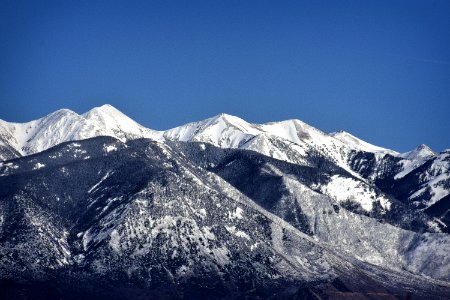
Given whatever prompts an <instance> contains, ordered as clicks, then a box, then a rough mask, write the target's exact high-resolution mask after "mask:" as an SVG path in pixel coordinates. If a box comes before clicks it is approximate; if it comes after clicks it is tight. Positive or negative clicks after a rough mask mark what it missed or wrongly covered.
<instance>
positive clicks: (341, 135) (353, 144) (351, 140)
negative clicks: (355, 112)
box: [330, 130, 399, 156]
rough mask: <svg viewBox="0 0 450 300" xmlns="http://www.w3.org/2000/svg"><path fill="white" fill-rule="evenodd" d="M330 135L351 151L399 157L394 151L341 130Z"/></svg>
mask: <svg viewBox="0 0 450 300" xmlns="http://www.w3.org/2000/svg"><path fill="white" fill-rule="evenodd" d="M330 135H331V136H332V137H334V138H336V139H338V140H340V141H341V142H343V143H344V144H346V145H347V146H348V147H350V148H351V149H353V150H357V151H365V152H371V153H382V154H390V155H393V156H397V155H399V153H398V152H396V151H393V150H390V149H386V148H382V147H378V146H375V145H372V144H370V143H367V142H365V141H363V140H361V139H360V138H357V137H356V136H354V135H352V134H350V133H348V132H346V131H343V130H340V131H337V132H332V133H330Z"/></svg>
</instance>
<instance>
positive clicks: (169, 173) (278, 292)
mask: <svg viewBox="0 0 450 300" xmlns="http://www.w3.org/2000/svg"><path fill="white" fill-rule="evenodd" d="M336 174H338V175H339V176H344V177H345V176H347V177H351V175H349V174H348V173H347V172H346V171H344V170H342V169H340V168H339V167H337V166H336V165H334V164H333V163H332V162H331V161H328V160H326V159H322V158H321V157H319V156H315V155H311V162H310V166H308V167H306V166H298V165H294V164H289V163H286V162H282V161H278V160H275V159H272V158H269V157H266V156H263V155H261V154H258V153H256V152H252V151H244V150H230V149H219V148H216V147H213V146H211V145H207V144H201V143H171V144H163V143H157V142H152V141H150V140H134V141H130V142H128V143H126V144H124V143H122V142H120V141H118V140H116V139H114V138H110V137H97V138H93V139H89V140H82V141H76V142H69V143H64V144H61V145H59V146H56V147H54V148H51V149H49V150H47V151H44V152H40V153H38V154H35V155H31V156H27V157H23V158H18V159H15V160H11V161H8V162H6V164H3V165H2V167H1V169H0V175H1V176H0V217H1V218H0V278H1V279H0V289H1V290H2V294H3V295H4V297H6V298H8V297H9V298H11V299H38V298H42V299H80V298H83V299H94V298H96V299H99V298H105V299H106V298H107V299H130V298H131V299H138V298H166V299H176V298H187V299H199V298H209V299H223V298H228V299H233V298H289V299H317V298H319V299H337V298H346V297H349V296H351V297H354V298H364V299H368V298H369V299H370V298H374V299H375V298H376V299H380V298H386V299H388V298H389V299H391V298H399V299H404V298H407V297H409V296H411V297H413V299H420V298H426V297H428V298H429V297H431V298H435V299H439V298H442V299H445V298H446V297H447V296H448V295H449V293H450V285H449V284H448V280H450V272H449V271H448V266H449V265H450V261H449V255H448V251H447V250H448V246H449V245H450V239H449V237H448V235H446V234H437V233H429V232H428V233H418V232H422V231H427V230H428V229H427V227H426V222H427V219H426V216H424V215H423V214H414V213H413V212H411V211H409V210H408V209H407V208H405V207H404V206H402V204H401V203H394V204H393V206H392V207H391V210H395V211H396V213H397V214H398V217H397V216H395V217H394V216H392V215H390V212H388V211H387V210H386V209H383V208H380V209H379V210H378V212H377V210H373V214H378V215H377V216H376V218H374V215H372V213H364V212H361V211H359V210H358V208H357V207H351V206H348V205H345V203H340V202H336V201H335V200H333V199H332V198H330V197H329V196H328V195H326V194H323V193H322V192H321V191H322V190H321V188H320V186H322V185H324V184H325V185H326V184H327V182H328V180H329V178H330V176H331V175H336ZM378 192H379V193H381V192H380V191H378ZM391 210H389V211H391ZM397 220H402V221H397ZM388 223H391V224H394V225H396V226H392V225H390V224H388ZM400 227H403V228H409V229H414V230H415V231H416V232H414V231H410V230H404V229H401V228H400ZM427 249H433V251H427ZM424 275H426V276H424Z"/></svg>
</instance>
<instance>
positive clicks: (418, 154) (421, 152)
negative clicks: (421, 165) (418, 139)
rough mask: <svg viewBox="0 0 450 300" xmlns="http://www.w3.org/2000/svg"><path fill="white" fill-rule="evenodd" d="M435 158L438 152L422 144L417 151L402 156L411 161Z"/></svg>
mask: <svg viewBox="0 0 450 300" xmlns="http://www.w3.org/2000/svg"><path fill="white" fill-rule="evenodd" d="M434 156H436V152H434V151H433V150H432V149H431V148H430V147H428V146H427V145H425V144H421V145H419V146H418V147H417V148H416V149H414V150H412V151H408V152H405V153H402V154H401V157H403V158H405V159H409V160H418V159H428V158H431V157H434Z"/></svg>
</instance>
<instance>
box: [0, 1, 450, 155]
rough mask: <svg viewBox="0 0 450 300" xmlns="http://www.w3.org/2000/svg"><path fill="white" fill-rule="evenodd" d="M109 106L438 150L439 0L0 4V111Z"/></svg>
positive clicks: (446, 41)
mask: <svg viewBox="0 0 450 300" xmlns="http://www.w3.org/2000/svg"><path fill="white" fill-rule="evenodd" d="M104 103H110V104H112V105H114V106H116V107H117V108H118V109H120V110H122V111H123V112H124V113H126V114H127V115H129V116H130V117H132V118H134V119H135V120H136V121H138V122H140V123H141V124H143V125H145V126H147V127H150V128H154V129H167V128H171V127H174V126H177V125H180V124H183V123H185V122H188V121H193V120H200V119H203V118H206V117H209V116H212V115H215V114H218V113H220V112H226V113H229V114H233V115H237V116H239V117H241V118H244V119H246V120H248V121H250V122H267V121H274V120H283V119H290V118H297V119H301V120H303V121H305V122H307V123H309V124H311V125H313V126H315V127H317V128H319V129H322V130H324V131H327V132H329V131H335V130H339V129H343V130H346V131H349V132H351V133H353V134H355V135H357V136H359V137H361V138H363V139H365V140H367V141H369V142H371V143H374V144H378V145H381V146H385V147H389V148H393V149H396V150H399V151H407V150H409V149H411V148H414V147H415V146H417V145H418V144H420V143H425V144H428V145H429V146H431V147H432V148H434V149H435V150H438V151H440V150H442V149H444V148H450V1H446V0H442V1H432V0H424V1H411V0H408V1H407V0H405V1H395V0H389V1H381V0H376V1H308V2H306V1H305V2H304V1H261V0H258V1H247V0H245V1H243V0H239V1H230V0H223V1H213V0H209V1H170V0H169V1H121V2H119V1H101V2H100V1H53V2H49V1H43V0H39V1H18V0H11V1H5V0H0V118H1V119H4V120H8V121H20V122H22V121H27V120H31V119H35V118H38V117H41V116H44V115H46V114H48V113H49V112H52V111H54V110H56V109H59V108H63V107H64V108H70V109H72V110H74V111H76V112H78V113H82V112H85V111H87V110H89V109H90V108H92V107H94V106H99V105H101V104H104Z"/></svg>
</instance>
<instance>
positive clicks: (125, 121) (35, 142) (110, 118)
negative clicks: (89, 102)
mask: <svg viewBox="0 0 450 300" xmlns="http://www.w3.org/2000/svg"><path fill="white" fill-rule="evenodd" d="M101 135H104V136H113V137H116V138H119V139H121V140H122V141H124V140H127V139H132V138H150V139H153V140H161V139H162V133H160V132H157V131H154V130H151V129H147V128H145V127H143V126H141V125H139V124H138V123H136V122H135V121H133V120H132V119H130V118H129V117H127V116H126V115H125V114H123V113H122V112H120V111H119V110H117V109H116V108H114V107H113V106H111V105H103V106H101V107H96V108H93V109H91V110H90V111H88V112H87V113H85V114H83V115H79V114H77V113H76V112H74V111H72V110H70V109H60V110H57V111H55V112H52V113H50V114H48V115H47V116H45V117H42V118H40V119H37V120H34V121H30V122H27V123H9V122H6V121H1V122H0V139H1V140H0V141H1V142H2V143H3V144H4V145H8V147H11V148H12V149H14V150H15V151H17V152H18V153H20V154H21V155H28V154H33V153H36V152H40V151H43V150H46V149H48V148H50V147H53V146H55V145H58V144H60V143H63V142H67V141H73V140H80V139H87V138H91V137H95V136H101Z"/></svg>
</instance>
